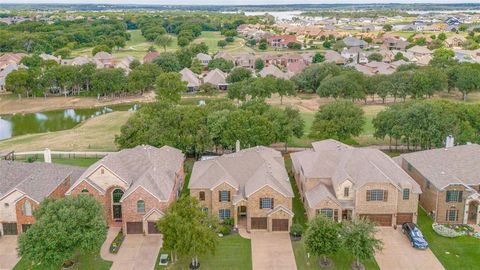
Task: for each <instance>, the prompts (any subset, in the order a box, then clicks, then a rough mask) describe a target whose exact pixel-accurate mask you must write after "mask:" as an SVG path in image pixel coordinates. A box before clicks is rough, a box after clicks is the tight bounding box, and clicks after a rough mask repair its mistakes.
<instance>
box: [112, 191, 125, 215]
mask: <svg viewBox="0 0 480 270" xmlns="http://www.w3.org/2000/svg"><path fill="white" fill-rule="evenodd" d="M122 196H123V190H121V189H119V188H117V189H115V190H114V191H113V192H112V210H113V219H115V220H121V219H122V204H121V203H120V199H122Z"/></svg>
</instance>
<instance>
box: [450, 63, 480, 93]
mask: <svg viewBox="0 0 480 270" xmlns="http://www.w3.org/2000/svg"><path fill="white" fill-rule="evenodd" d="M455 74H456V76H455V77H456V78H455V82H454V84H455V87H456V88H457V89H458V90H459V91H460V92H462V94H463V100H464V101H467V96H468V94H469V93H471V92H475V91H479V90H480V69H478V68H473V67H472V66H470V65H461V66H460V67H458V68H456V69H455Z"/></svg>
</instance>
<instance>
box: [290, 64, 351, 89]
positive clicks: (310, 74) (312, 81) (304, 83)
mask: <svg viewBox="0 0 480 270" xmlns="http://www.w3.org/2000/svg"><path fill="white" fill-rule="evenodd" d="M341 71H342V70H341V68H340V67H338V66H337V65H335V64H333V63H322V64H314V65H310V66H308V67H307V68H305V69H304V70H303V71H302V72H301V73H299V74H297V75H295V76H293V77H292V80H293V82H295V84H296V86H297V88H298V89H299V90H300V91H303V92H306V93H315V92H316V91H317V89H318V87H319V86H320V83H321V82H322V80H324V79H325V78H328V77H332V76H336V75H338V74H340V72H341Z"/></svg>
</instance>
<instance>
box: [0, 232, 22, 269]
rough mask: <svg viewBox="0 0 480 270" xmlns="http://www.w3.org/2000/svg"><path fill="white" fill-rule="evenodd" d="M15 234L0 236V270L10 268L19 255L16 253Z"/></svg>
mask: <svg viewBox="0 0 480 270" xmlns="http://www.w3.org/2000/svg"><path fill="white" fill-rule="evenodd" d="M17 239H18V237H17V236H16V235H4V236H2V237H0V270H11V269H12V268H13V267H14V266H15V265H16V264H17V262H18V261H19V260H20V257H18V255H17V246H18V244H17Z"/></svg>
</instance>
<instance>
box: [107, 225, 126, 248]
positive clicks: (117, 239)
mask: <svg viewBox="0 0 480 270" xmlns="http://www.w3.org/2000/svg"><path fill="white" fill-rule="evenodd" d="M123 239H125V236H124V235H123V231H122V230H120V232H119V233H118V234H117V236H115V239H113V241H112V244H111V245H110V253H113V254H117V253H118V250H119V249H120V246H121V245H122V243H123Z"/></svg>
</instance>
